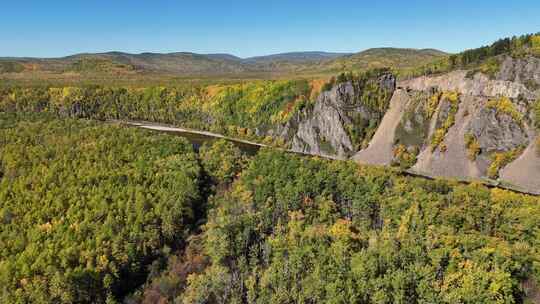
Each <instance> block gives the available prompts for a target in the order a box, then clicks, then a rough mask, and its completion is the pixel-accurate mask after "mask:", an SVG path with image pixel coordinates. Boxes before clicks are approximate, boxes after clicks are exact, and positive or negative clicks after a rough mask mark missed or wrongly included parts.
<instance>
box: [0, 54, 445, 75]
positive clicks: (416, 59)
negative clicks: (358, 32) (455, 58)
mask: <svg viewBox="0 0 540 304" xmlns="http://www.w3.org/2000/svg"><path fill="white" fill-rule="evenodd" d="M446 55H447V54H446V53H444V52H442V51H438V50H431V49H429V50H417V49H397V48H377V49H369V50H366V51H362V52H359V53H330V52H318V51H313V52H291V53H281V54H272V55H266V56H256V57H250V58H240V57H237V56H234V55H230V54H196V53H189V52H176V53H166V54H162V53H141V54H129V53H123V52H107V53H85V54H76V55H72V56H67V57H62V58H14V57H4V58H0V73H24V72H32V71H40V72H49V73H73V72H75V73H105V74H111V73H112V74H114V73H116V74H121V73H157V74H170V75H182V76H184V75H186V76H187V75H221V74H223V75H225V74H242V73H290V72H307V71H312V72H325V71H335V70H340V69H364V68H370V67H379V66H416V65H419V64H425V63H428V62H431V61H432V60H434V59H436V58H439V57H443V56H446Z"/></svg>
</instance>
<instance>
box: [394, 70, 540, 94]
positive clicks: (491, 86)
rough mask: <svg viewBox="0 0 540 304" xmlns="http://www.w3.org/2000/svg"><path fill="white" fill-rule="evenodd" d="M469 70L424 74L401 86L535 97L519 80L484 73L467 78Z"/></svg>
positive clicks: (465, 92) (403, 82) (402, 83)
mask: <svg viewBox="0 0 540 304" xmlns="http://www.w3.org/2000/svg"><path fill="white" fill-rule="evenodd" d="M466 76H467V71H454V72H450V73H448V74H445V75H441V76H435V77H427V76H422V77H418V78H414V79H410V80H405V81H402V82H400V83H399V84H398V85H399V86H400V87H404V88H409V89H413V90H418V91H425V90H428V89H429V88H432V87H437V88H439V89H440V90H442V91H457V92H460V93H461V94H464V95H473V96H483V97H497V96H506V97H509V98H518V97H520V96H521V97H523V98H525V99H529V100H532V99H535V98H536V95H535V94H534V92H532V91H530V90H529V89H527V87H526V86H525V85H524V84H522V83H518V82H512V81H505V80H491V79H489V77H487V76H486V75H484V74H482V73H477V74H475V75H474V77H473V78H472V79H471V78H467V77H466Z"/></svg>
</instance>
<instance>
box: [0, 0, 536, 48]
mask: <svg viewBox="0 0 540 304" xmlns="http://www.w3.org/2000/svg"><path fill="white" fill-rule="evenodd" d="M2 2H3V3H2V4H0V56H34V57H56V56H64V55H69V54H74V53H80V52H103V51H111V50H117V51H126V52H132V53H139V52H175V51H191V52H197V53H231V54H235V55H238V56H241V57H248V56H255V55H264V54H271V53H278V52H288V51H302V50H322V51H338V52H356V51H360V50H363V49H367V48H371V47H382V46H393V47H413V48H438V49H441V50H445V51H449V52H457V51H460V50H463V49H466V48H473V47H477V46H480V45H483V44H487V43H490V42H492V41H493V40H496V39H498V38H502V37H506V36H512V35H519V34H524V33H531V32H540V1H539V0H515V1H511V0H491V1H487V0H468V1H465V0H453V1H450V0H432V1H427V0H407V1H392V0H386V1H379V0H377V1H375V0H371V1H361V0H356V1H352V0H351V1H348V0H332V1H317V0H310V1H307V0H289V1H285V0H250V1H244V0H242V1H235V0H229V1H227V0H221V1H205V0H195V1H193V0H192V1H180V0H178V1H160V0H152V1H151V0H130V1H128V0H87V1H77V0H71V1H64V0H53V1H43V0H40V1H25V0H18V1H10V0H4V1H2Z"/></svg>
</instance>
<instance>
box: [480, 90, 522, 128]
mask: <svg viewBox="0 0 540 304" xmlns="http://www.w3.org/2000/svg"><path fill="white" fill-rule="evenodd" d="M486 107H487V108H488V109H495V110H496V111H497V114H498V115H500V114H506V115H509V116H510V117H512V118H513V119H514V120H515V121H516V122H518V123H522V121H523V114H521V112H519V111H518V110H517V109H516V107H515V106H514V103H512V100H510V98H508V97H505V96H503V97H500V98H498V99H493V100H490V101H488V103H487V104H486Z"/></svg>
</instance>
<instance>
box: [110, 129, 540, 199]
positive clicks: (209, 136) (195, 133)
mask: <svg viewBox="0 0 540 304" xmlns="http://www.w3.org/2000/svg"><path fill="white" fill-rule="evenodd" d="M109 122H111V123H118V124H122V125H127V126H131V127H138V128H142V129H147V130H153V131H157V132H166V133H173V134H176V135H180V136H184V137H186V138H187V139H188V140H190V141H191V142H192V143H194V144H195V145H201V144H202V143H204V142H205V141H208V140H219V139H224V140H227V141H230V142H232V143H234V144H236V145H238V146H239V148H241V149H242V150H243V151H244V152H246V151H247V152H248V153H250V154H253V153H256V152H257V151H258V150H259V149H260V148H264V147H271V148H274V149H278V150H281V151H283V152H286V153H294V154H298V155H302V156H311V157H320V158H324V159H329V160H343V159H340V158H338V157H331V156H326V155H317V154H310V153H304V152H298V151H294V150H291V149H284V148H278V147H272V146H269V145H265V144H261V143H257V142H252V141H249V140H244V139H238V138H232V137H228V136H225V135H222V134H218V133H213V132H209V131H201V130H192V129H187V128H182V127H177V126H172V125H166V124H159V123H152V122H146V121H124V120H110V121H109ZM356 162H357V163H359V164H363V165H370V164H366V163H362V162H358V161H356ZM396 171H398V172H399V173H401V174H405V175H408V176H414V177H420V178H427V179H430V180H435V179H448V180H455V181H457V182H460V183H464V184H469V183H473V182H475V183H480V184H482V185H484V186H487V187H489V188H501V189H505V190H510V191H513V192H518V193H522V194H528V195H535V196H540V191H535V190H529V189H524V188H522V187H518V186H515V185H509V184H503V183H501V182H499V181H496V180H488V179H470V178H456V177H440V176H431V175H429V174H426V173H422V172H418V171H415V170H411V169H408V170H396Z"/></svg>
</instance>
